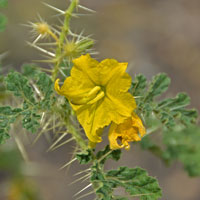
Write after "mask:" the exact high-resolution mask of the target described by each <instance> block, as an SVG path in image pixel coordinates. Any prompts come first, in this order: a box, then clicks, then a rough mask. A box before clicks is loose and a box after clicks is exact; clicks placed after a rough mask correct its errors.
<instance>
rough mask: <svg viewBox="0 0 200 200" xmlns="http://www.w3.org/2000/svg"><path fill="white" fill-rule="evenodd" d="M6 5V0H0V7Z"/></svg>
mask: <svg viewBox="0 0 200 200" xmlns="http://www.w3.org/2000/svg"><path fill="white" fill-rule="evenodd" d="M7 5H8V1H7V0H0V8H6V7H7Z"/></svg>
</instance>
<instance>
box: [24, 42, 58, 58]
mask: <svg viewBox="0 0 200 200" xmlns="http://www.w3.org/2000/svg"><path fill="white" fill-rule="evenodd" d="M27 44H28V45H30V46H32V47H34V48H36V49H38V50H39V51H41V52H43V53H46V54H47V55H49V56H51V57H55V54H54V53H52V52H49V51H47V50H45V49H43V48H41V47H39V46H37V45H35V44H32V43H30V42H27Z"/></svg>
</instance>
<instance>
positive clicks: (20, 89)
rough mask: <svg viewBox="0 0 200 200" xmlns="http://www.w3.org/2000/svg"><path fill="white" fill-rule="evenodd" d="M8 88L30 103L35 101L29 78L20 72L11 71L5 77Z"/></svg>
mask: <svg viewBox="0 0 200 200" xmlns="http://www.w3.org/2000/svg"><path fill="white" fill-rule="evenodd" d="M5 82H6V86H7V90H8V91H11V92H13V94H14V95H15V96H17V97H22V98H23V99H24V100H26V101H28V103H30V104H34V103H35V98H34V95H33V94H34V93H33V90H32V88H31V86H30V84H29V83H28V79H27V78H26V77H24V76H23V75H21V74H20V73H18V72H14V71H13V72H10V73H9V74H8V75H7V77H6V78H5Z"/></svg>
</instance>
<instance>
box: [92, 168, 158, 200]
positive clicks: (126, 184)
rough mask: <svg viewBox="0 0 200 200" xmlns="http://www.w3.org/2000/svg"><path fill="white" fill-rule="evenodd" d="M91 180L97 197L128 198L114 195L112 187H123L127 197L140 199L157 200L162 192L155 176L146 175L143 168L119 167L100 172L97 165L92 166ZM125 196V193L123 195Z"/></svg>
mask: <svg viewBox="0 0 200 200" xmlns="http://www.w3.org/2000/svg"><path fill="white" fill-rule="evenodd" d="M92 170H93V171H92V176H91V181H92V183H93V187H94V189H95V192H96V194H97V199H100V200H105V199H107V200H112V199H129V198H127V197H121V196H120V197H119V196H117V195H114V194H113V193H114V189H116V188H124V189H125V191H126V192H127V193H128V194H129V195H128V196H129V197H137V198H138V199H140V200H157V199H159V198H161V196H162V192H161V189H160V187H159V185H158V182H157V180H156V179H155V178H153V177H151V176H148V174H147V172H146V171H145V170H144V169H141V168H139V167H136V168H134V169H132V168H128V167H120V168H119V169H117V170H110V171H108V172H106V173H102V172H101V170H100V168H98V166H97V165H94V166H93V168H92ZM125 196H127V195H125Z"/></svg>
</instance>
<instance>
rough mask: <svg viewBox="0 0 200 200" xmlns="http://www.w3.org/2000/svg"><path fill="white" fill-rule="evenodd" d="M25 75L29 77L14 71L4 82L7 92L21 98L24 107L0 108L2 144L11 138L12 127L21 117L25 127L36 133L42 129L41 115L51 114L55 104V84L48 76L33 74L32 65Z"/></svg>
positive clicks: (37, 72) (35, 72)
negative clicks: (44, 113) (43, 113)
mask: <svg viewBox="0 0 200 200" xmlns="http://www.w3.org/2000/svg"><path fill="white" fill-rule="evenodd" d="M28 68H29V69H28ZM24 74H26V76H27V77H26V76H24V75H22V74H20V73H18V72H15V71H12V72H10V73H9V74H8V75H7V77H6V78H5V80H4V81H5V85H6V88H7V90H8V91H10V92H12V93H13V94H14V96H16V97H18V98H20V99H21V100H22V101H23V105H22V107H20V108H11V107H9V106H4V107H0V111H1V112H0V113H1V114H0V122H1V125H0V143H3V142H4V141H5V140H6V139H8V138H9V130H10V125H11V123H14V122H15V120H16V118H17V117H19V116H21V118H22V125H23V127H24V128H25V129H27V130H28V131H30V132H32V133H35V132H36V131H37V130H38V128H39V127H40V122H39V120H40V119H41V113H42V112H44V111H46V112H51V108H52V105H53V104H54V103H55V97H54V96H53V82H52V81H51V79H50V77H49V76H48V75H47V74H45V73H43V72H40V71H36V70H35V71H34V73H33V67H32V65H26V67H25V70H24Z"/></svg>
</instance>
